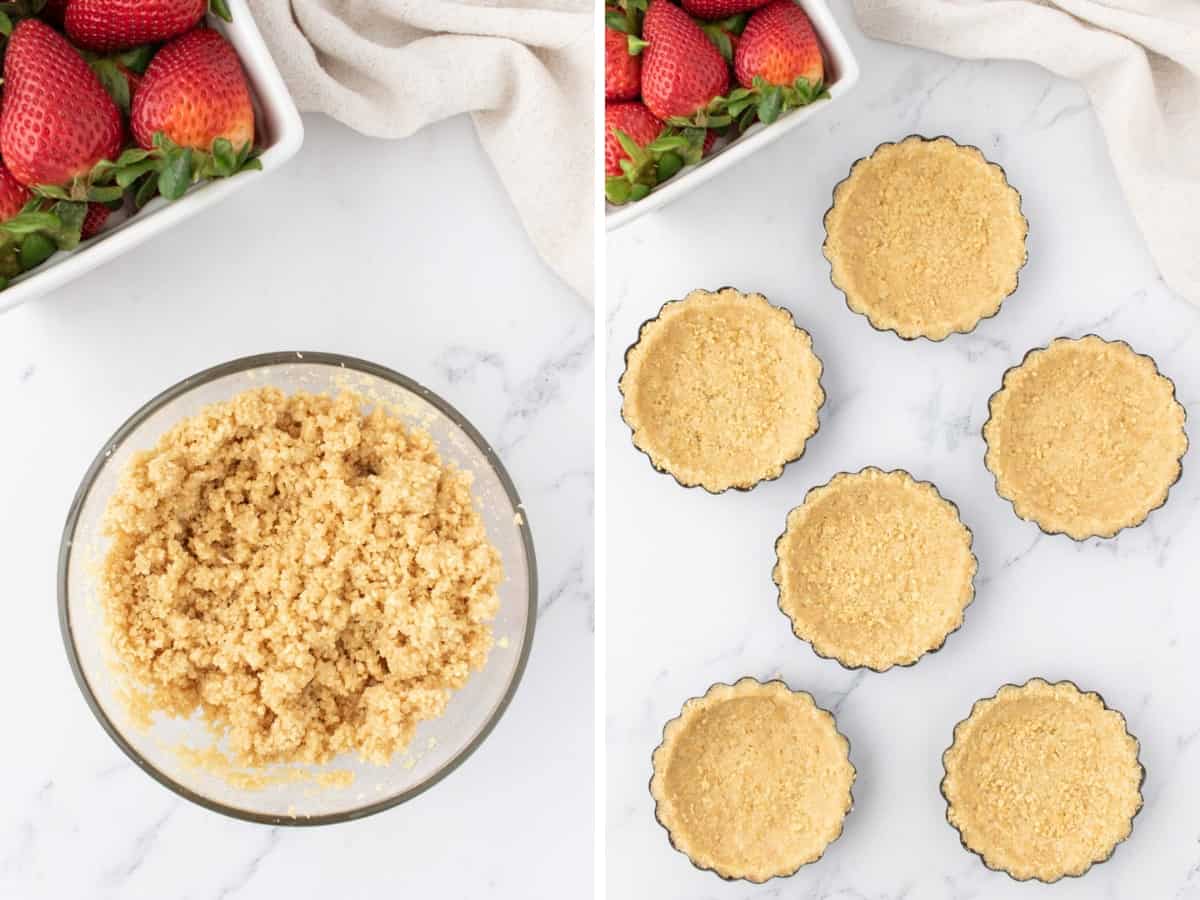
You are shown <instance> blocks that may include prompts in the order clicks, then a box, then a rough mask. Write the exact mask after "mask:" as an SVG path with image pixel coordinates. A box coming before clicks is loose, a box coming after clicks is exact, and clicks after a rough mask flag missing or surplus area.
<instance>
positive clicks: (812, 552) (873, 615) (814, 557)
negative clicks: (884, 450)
mask: <svg viewBox="0 0 1200 900" xmlns="http://www.w3.org/2000/svg"><path fill="white" fill-rule="evenodd" d="M775 549H776V553H777V554H778V562H777V564H776V566H775V570H774V573H773V576H774V579H775V583H776V584H777V585H778V586H779V608H780V609H781V610H782V611H783V612H784V614H785V615H787V617H788V618H789V619H790V620H791V622H792V630H793V632H794V633H795V635H796V636H797V637H798V638H800V639H801V640H805V641H808V642H809V643H811V644H812V646H813V649H814V650H816V652H817V653H818V654H820V655H821V656H825V657H832V658H834V659H837V660H838V661H840V662H841V663H842V664H843V665H846V666H867V667H869V668H871V669H874V670H875V671H883V670H885V669H889V668H891V667H892V666H897V665H909V664H911V663H914V662H916V661H917V660H918V659H919V658H920V657H921V656H922V655H923V654H925V653H928V652H930V651H931V650H936V649H937V648H939V647H941V646H942V644H943V643H945V641H946V636H947V635H948V634H950V632H952V631H954V630H955V629H956V628H958V627H959V626H960V625H961V624H962V620H963V611H964V610H965V609H966V607H967V605H968V604H969V603H970V602H971V600H972V598H973V597H974V596H975V589H974V584H973V579H974V577H975V571H976V569H977V567H978V565H977V562H976V560H975V555H974V553H972V551H971V532H970V531H968V530H967V527H966V526H965V525H963V523H962V521H961V520H960V519H959V516H958V510H957V509H956V508H955V506H954V504H952V503H950V502H949V501H948V500H945V499H943V498H942V496H941V495H940V494H939V493H938V491H937V488H935V487H934V486H933V485H932V484H929V483H928V482H925V481H916V480H915V479H914V478H913V477H912V476H911V475H909V474H908V473H907V472H904V471H893V472H883V471H881V470H879V469H876V468H866V469H863V470H862V471H861V472H856V473H854V474H847V473H842V474H839V475H837V476H835V477H834V478H833V480H832V481H830V482H829V483H828V484H826V485H822V486H821V487H818V488H814V489H813V490H811V491H809V493H808V495H807V496H806V497H805V499H804V502H803V503H802V504H801V505H800V506H798V507H796V508H795V509H793V510H792V511H791V512H790V513H789V514H788V519H787V529H786V530H785V531H784V533H783V535H782V536H781V537H780V538H779V540H778V541H777V542H776V545H775Z"/></svg>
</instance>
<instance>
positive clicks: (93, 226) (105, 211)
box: [80, 203, 112, 241]
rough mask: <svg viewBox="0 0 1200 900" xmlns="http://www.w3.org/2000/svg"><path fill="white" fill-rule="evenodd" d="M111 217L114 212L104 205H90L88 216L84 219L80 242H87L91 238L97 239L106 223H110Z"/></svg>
mask: <svg viewBox="0 0 1200 900" xmlns="http://www.w3.org/2000/svg"><path fill="white" fill-rule="evenodd" d="M110 215H112V210H111V209H109V208H108V207H107V206H105V205H104V204H103V203H89V204H88V209H87V215H86V216H84V217H83V230H82V231H81V233H80V240H84V241H86V240H87V239H88V238H90V237H95V236H96V235H97V234H98V233H99V232H100V229H101V228H103V227H104V223H105V222H107V221H108V217H109V216H110Z"/></svg>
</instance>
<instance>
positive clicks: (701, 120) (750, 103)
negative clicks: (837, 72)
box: [667, 76, 829, 131]
mask: <svg viewBox="0 0 1200 900" xmlns="http://www.w3.org/2000/svg"><path fill="white" fill-rule="evenodd" d="M827 99H829V91H828V89H827V88H826V87H825V86H824V85H823V84H822V83H821V82H820V81H818V82H815V83H814V82H810V81H809V80H808V79H807V78H797V79H796V80H795V81H794V82H793V83H792V84H783V85H780V84H769V83H768V82H767V81H766V79H764V78H762V77H758V76H756V77H755V79H754V85H753V87H748V88H743V87H740V88H736V89H735V90H733V91H730V92H729V94H727V95H726V96H724V97H714V98H713V99H712V100H710V101H709V103H708V105H707V106H705V107H704V108H703V109H701V110H699V111H697V112H696V113H693V114H692V115H691V116H676V117H674V118H671V119H668V120H667V124H669V125H673V126H675V127H677V128H686V127H689V126H702V127H707V128H721V127H724V126H727V125H730V124H736V126H737V128H738V130H739V131H745V130H746V129H747V128H749V127H750V126H751V125H753V124H754V123H755V122H756V121H758V122H762V123H763V124H765V125H770V124H771V123H772V122H774V121H775V120H776V119H778V118H779V116H780V115H781V114H782V113H784V112H786V111H787V110H789V109H796V108H798V107H801V106H808V105H809V104H810V103H816V102H817V101H818V100H827Z"/></svg>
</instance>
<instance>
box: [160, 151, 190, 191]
mask: <svg viewBox="0 0 1200 900" xmlns="http://www.w3.org/2000/svg"><path fill="white" fill-rule="evenodd" d="M194 162H195V160H194V158H193V154H192V148H191V147H184V148H183V149H179V148H176V149H174V150H171V151H168V153H167V161H166V165H164V166H163V168H162V172H160V173H159V176H158V192H159V193H160V194H162V195H163V196H164V197H166V198H167V199H168V200H178V199H179V198H180V197H182V196H183V195H184V194H185V193H186V192H187V189H188V188H189V187H191V184H192V175H193V174H194V172H195V169H194V168H193V165H194Z"/></svg>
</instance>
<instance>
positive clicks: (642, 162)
mask: <svg viewBox="0 0 1200 900" xmlns="http://www.w3.org/2000/svg"><path fill="white" fill-rule="evenodd" d="M612 133H613V134H614V135H615V136H616V138H617V140H618V141H619V142H620V144H621V148H622V149H623V150H624V151H625V153H626V155H627V156H628V157H629V158H628V159H623V160H621V169H622V174H620V175H610V176H608V177H607V178H606V179H605V182H604V196H605V198H606V199H607V200H608V202H609V203H612V204H614V205H616V206H620V205H621V204H623V203H629V202H630V201H637V200H641V199H643V198H644V197H646V196H648V195H649V194H650V191H651V189H653V188H654V187H656V186H657V185H659V184H662V183H663V182H664V181H666V180H667V179H668V178H671V177H673V176H674V175H676V174H677V173H678V172H679V170H680V169H682V168H683V167H684V166H689V165H694V164H695V163H698V162H699V161H700V157H701V155H702V154H703V152H704V138H705V129H703V128H682V129H677V128H667V129H665V130H664V131H663V132H662V134H660V135H659V136H658V137H657V138H655V139H654V140H653V141H651V142H650V143H649V144H647V145H646V146H645V147H640V146H638V144H637V142H636V141H634V140H633V138H631V137H630V136H629V135H628V134H626V133H625V132H624V131H621V129H619V128H614V129H613V130H612Z"/></svg>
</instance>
